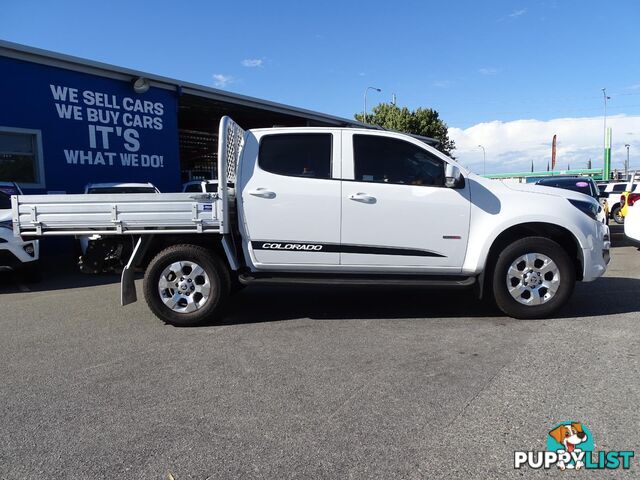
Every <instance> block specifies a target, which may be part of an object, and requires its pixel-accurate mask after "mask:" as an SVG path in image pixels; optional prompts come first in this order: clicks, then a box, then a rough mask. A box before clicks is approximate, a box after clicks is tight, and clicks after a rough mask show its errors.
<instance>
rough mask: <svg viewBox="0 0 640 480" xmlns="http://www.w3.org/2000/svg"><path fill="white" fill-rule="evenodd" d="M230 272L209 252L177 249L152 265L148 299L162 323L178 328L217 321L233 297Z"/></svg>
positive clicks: (146, 282)
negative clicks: (230, 293) (228, 299)
mask: <svg viewBox="0 0 640 480" xmlns="http://www.w3.org/2000/svg"><path fill="white" fill-rule="evenodd" d="M229 288H230V281H229V271H228V269H227V267H226V265H225V264H224V263H223V262H222V261H221V260H220V259H219V258H218V257H217V256H216V255H215V254H214V253H212V252H210V251H209V250H207V249H205V248H203V247H199V246H196V245H174V246H171V247H168V248H166V249H164V250H162V251H161V252H160V253H158V255H156V256H155V257H154V258H153V260H151V262H150V263H149V266H148V267H147V271H146V272H145V276H144V298H145V300H146V301H147V304H148V305H149V308H150V309H151V311H152V312H153V313H154V314H155V315H156V316H157V317H158V318H160V319H162V320H164V321H165V322H167V323H171V324H172V325H176V326H194V325H201V324H203V323H205V322H207V321H211V320H212V319H214V318H215V315H216V313H217V312H218V311H219V309H220V307H221V305H222V303H223V302H224V300H225V299H226V298H227V297H228V295H229Z"/></svg>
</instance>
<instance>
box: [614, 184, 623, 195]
mask: <svg viewBox="0 0 640 480" xmlns="http://www.w3.org/2000/svg"><path fill="white" fill-rule="evenodd" d="M624 187H625V184H624V183H618V184H617V185H614V186H613V189H612V190H611V191H612V192H616V193H618V192H624Z"/></svg>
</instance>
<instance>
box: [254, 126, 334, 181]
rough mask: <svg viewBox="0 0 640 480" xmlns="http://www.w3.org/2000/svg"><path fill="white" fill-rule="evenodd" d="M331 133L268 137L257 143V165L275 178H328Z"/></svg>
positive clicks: (329, 176) (329, 175)
mask: <svg viewBox="0 0 640 480" xmlns="http://www.w3.org/2000/svg"><path fill="white" fill-rule="evenodd" d="M331 142H332V135H331V134H330V133H292V134H286V135H283V134H280V135H267V136H264V137H262V139H261V140H260V152H259V154H258V165H259V167H260V168H261V169H262V170H265V171H267V172H270V173H276V174H278V175H288V176H291V177H308V178H331Z"/></svg>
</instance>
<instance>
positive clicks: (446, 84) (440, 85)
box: [432, 80, 451, 88]
mask: <svg viewBox="0 0 640 480" xmlns="http://www.w3.org/2000/svg"><path fill="white" fill-rule="evenodd" d="M432 85H433V86H434V87H438V88H448V87H450V86H451V80H436V81H435V82H433V83H432Z"/></svg>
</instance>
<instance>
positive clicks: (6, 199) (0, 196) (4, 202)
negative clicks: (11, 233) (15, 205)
mask: <svg viewBox="0 0 640 480" xmlns="http://www.w3.org/2000/svg"><path fill="white" fill-rule="evenodd" d="M8 208H11V195H8V194H6V193H5V192H3V191H2V190H0V210H6V209H8Z"/></svg>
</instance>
